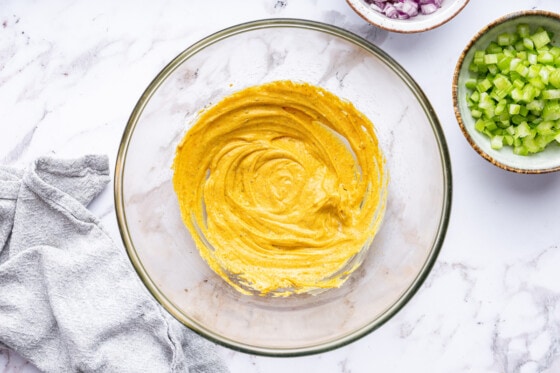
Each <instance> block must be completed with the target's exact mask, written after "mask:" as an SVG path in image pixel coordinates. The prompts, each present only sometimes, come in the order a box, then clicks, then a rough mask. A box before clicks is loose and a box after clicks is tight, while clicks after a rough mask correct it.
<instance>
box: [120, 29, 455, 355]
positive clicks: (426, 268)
mask: <svg viewBox="0 0 560 373" xmlns="http://www.w3.org/2000/svg"><path fill="white" fill-rule="evenodd" d="M282 27H284V28H298V29H304V30H311V31H319V32H324V33H327V34H329V35H333V36H336V37H339V38H341V39H343V40H345V41H347V42H350V43H353V44H355V45H357V46H358V47H361V48H364V49H365V50H367V51H368V52H369V53H372V54H373V55H375V56H376V57H378V58H379V59H380V60H381V61H382V62H383V63H385V64H386V65H387V67H389V68H390V69H391V70H393V71H394V72H395V73H396V74H397V75H398V76H399V77H400V78H401V79H402V80H403V82H405V83H406V85H407V86H408V87H409V89H410V90H411V92H412V93H413V94H414V95H415V97H416V98H417V99H418V101H419V103H420V105H421V107H422V108H423V110H424V112H425V113H426V116H427V117H428V119H429V122H430V125H431V128H432V130H433V132H434V137H435V140H436V142H437V145H438V151H439V154H440V161H441V164H442V170H443V175H442V176H443V177H442V181H443V204H442V208H441V211H440V221H439V224H438V227H437V231H436V233H435V236H434V240H433V244H432V247H431V249H430V252H429V254H428V257H427V259H426V261H425V262H424V264H423V266H422V267H421V268H420V270H419V273H418V275H417V276H416V278H415V279H414V280H413V281H412V282H411V284H410V285H409V286H408V288H407V289H406V290H405V291H404V292H403V293H402V294H401V295H400V297H399V298H398V299H397V301H396V302H395V303H394V304H393V305H391V307H389V308H388V309H386V310H385V311H384V312H383V313H382V314H381V315H380V316H379V317H377V318H376V319H375V320H372V321H371V322H369V323H368V324H366V325H363V326H362V327H360V328H358V329H356V330H354V331H352V332H350V333H347V334H346V335H343V336H341V337H340V338H338V339H336V340H331V341H327V342H322V343H319V344H315V345H306V346H301V347H290V348H271V347H262V346H255V345H251V344H248V343H243V342H240V341H236V340H232V339H230V338H228V337H226V336H223V335H220V334H218V333H215V332H213V331H211V330H209V329H208V328H206V327H205V326H204V325H201V324H199V323H197V322H196V321H193V320H191V319H189V318H188V317H187V316H186V315H185V314H184V313H182V311H180V309H179V308H178V307H176V306H175V305H174V304H173V302H172V301H171V300H170V299H169V298H167V296H166V295H165V294H164V293H163V291H162V290H160V289H159V288H158V286H157V284H156V282H155V281H154V280H153V279H152V278H151V277H150V275H149V273H148V272H147V271H146V269H145V268H144V266H143V264H142V262H141V260H140V257H139V255H138V254H137V253H136V251H135V248H134V245H133V243H132V237H131V235H130V232H129V230H128V226H127V220H126V211H125V205H124V198H123V182H124V169H125V161H126V157H127V151H128V147H129V144H130V141H131V139H132V135H133V133H134V129H135V127H136V124H137V123H138V120H139V118H140V116H141V115H142V112H143V110H144V108H145V106H146V105H147V103H148V101H149V100H150V98H151V97H152V95H153V94H154V93H155V91H156V90H157V89H158V88H159V86H160V85H161V84H162V83H163V81H164V80H165V79H166V78H167V77H168V76H169V75H170V74H171V73H172V72H173V71H174V70H175V69H176V68H178V67H179V66H180V65H181V63H183V62H184V61H186V60H187V59H188V58H190V57H191V56H193V55H194V54H196V53H197V52H198V51H200V50H202V49H203V48H205V47H206V46H209V45H212V44H214V43H216V42H218V41H220V40H222V39H225V38H228V37H231V36H235V35H237V34H241V33H245V32H249V31H254V30H258V29H267V28H282ZM114 180H115V181H114V203H115V212H116V218H117V223H118V227H119V231H120V235H121V239H122V241H123V244H124V246H125V249H126V253H127V255H128V257H129V259H130V261H131V263H132V265H133V267H134V269H135V271H136V272H137V273H138V275H139V277H140V279H141V281H142V282H143V283H144V285H145V286H146V288H147V289H148V290H149V292H150V293H151V294H152V296H153V297H154V298H155V299H156V301H157V302H158V303H159V304H160V305H162V306H163V307H164V308H165V309H166V310H167V312H169V313H170V314H171V315H172V316H173V317H174V318H175V319H177V320H178V321H179V322H181V323H182V324H183V325H185V326H187V327H188V328H190V329H191V330H193V331H194V332H196V333H197V334H199V335H201V336H203V337H204V338H206V339H209V340H211V341H213V342H215V343H218V344H220V345H222V346H225V347H228V348H230V349H233V350H236V351H241V352H245V353H250V354H256V355H262V356H271V357H295V356H304V355H311V354H315V353H322V352H327V351H330V350H333V349H336V348H339V347H342V346H344V345H347V344H349V343H351V342H354V341H356V340H358V339H360V338H362V337H363V336H365V335H367V334H369V333H370V332H372V331H373V330H375V329H377V328H379V327H380V326H381V325H383V324H385V322H387V321H388V320H389V319H391V318H392V317H393V316H394V315H395V314H396V313H397V312H398V311H399V310H401V309H402V308H403V307H404V305H405V304H406V303H408V301H409V300H410V299H411V298H412V296H413V295H414V294H416V292H417V291H418V289H419V288H420V286H421V285H422V284H423V283H424V281H425V280H426V278H427V276H428V274H429V273H430V271H431V269H432V267H433V265H434V263H435V262H436V259H437V257H438V255H439V252H440V251H441V247H442V245H443V242H444V239H445V235H446V233H447V227H448V225H449V218H450V214H451V201H452V176H451V160H450V156H449V151H448V147H447V142H446V139H445V136H444V132H443V129H442V126H441V124H440V122H439V119H438V117H437V115H436V113H435V111H434V109H433V107H432V105H431V104H430V102H429V101H428V99H427V97H426V95H425V94H424V92H423V91H422V89H421V88H420V86H419V85H418V84H417V83H416V82H415V81H414V80H413V78H412V77H411V76H410V75H409V74H408V73H407V72H406V71H405V70H404V69H403V68H402V67H401V66H400V65H399V64H398V63H397V62H396V61H395V60H393V59H392V58H391V57H390V56H389V55H388V54H386V53H385V52H384V51H383V50H381V49H380V48H379V47H377V46H375V45H373V44H371V43H370V42H369V41H367V40H365V39H363V38H362V37H360V36H357V35H356V34H353V33H351V32H349V31H347V30H344V29H342V28H339V27H336V26H332V25H329V24H325V23H322V22H317V21H310V20H303V19H295V18H273V19H263V20H257V21H251V22H246V23H241V24H238V25H235V26H231V27H228V28H225V29H223V30H221V31H218V32H216V33H213V34H211V35H209V36H207V37H205V38H203V39H201V40H199V41H198V42H196V43H194V44H192V45H191V46H190V47H188V48H187V49H185V50H184V51H183V52H181V53H180V54H179V55H178V56H177V57H175V58H174V59H173V60H171V62H169V63H168V64H167V65H166V66H165V67H164V68H163V69H162V70H161V71H160V72H159V73H158V74H157V75H156V77H155V78H154V79H153V80H152V82H151V83H150V84H149V85H148V87H147V88H146V89H145V91H144V92H143V93H142V95H141V96H140V98H139V100H138V102H137V103H136V105H135V107H134V109H133V111H132V113H131V115H130V117H129V120H128V122H127V124H126V127H125V129H124V132H123V135H122V138H121V142H120V145H119V148H118V153H117V159H116V163H115V171H114Z"/></svg>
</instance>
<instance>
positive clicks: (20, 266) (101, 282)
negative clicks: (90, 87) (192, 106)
mask: <svg viewBox="0 0 560 373" xmlns="http://www.w3.org/2000/svg"><path fill="white" fill-rule="evenodd" d="M109 178H110V176H109V167H108V160H107V157H104V156H85V157H83V158H80V159H76V160H57V159H53V158H40V159H38V160H36V161H35V162H33V164H32V165H31V166H30V167H28V168H27V169H26V170H18V169H14V168H8V167H2V166H0V342H1V343H3V344H5V345H7V346H8V347H10V348H12V349H14V350H15V351H17V352H18V353H19V354H20V355H22V356H23V357H24V358H26V359H28V360H29V361H31V362H32V363H33V364H35V365H36V366H37V367H38V368H39V369H40V370H42V371H44V372H57V373H59V372H118V373H121V372H131V373H132V372H133V373H138V372H157V373H160V372H226V371H227V369H226V368H225V366H224V365H223V363H222V362H221V361H220V360H219V359H218V357H217V356H216V355H215V351H214V345H213V344H211V343H210V342H208V341H206V340H204V339H203V338H201V337H200V336H198V335H197V334H195V333H194V332H192V331H190V330H189V329H187V328H186V327H184V326H183V325H181V324H180V323H179V322H177V321H176V320H175V319H173V318H172V317H171V316H170V315H169V314H168V313H166V312H165V311H164V310H163V309H162V308H161V307H160V306H159V305H158V304H157V303H156V302H155V300H154V299H153V298H152V297H151V295H150V294H149V293H148V292H147V290H146V289H145V288H144V286H143V285H142V284H141V282H140V281H139V279H138V278H137V276H136V274H135V273H134V271H133V269H132V267H131V265H130V263H129V262H128V259H127V258H126V255H125V254H124V252H123V251H122V250H120V249H119V248H118V247H117V246H116V245H115V244H114V242H113V241H112V240H111V238H110V237H109V235H108V234H107V233H106V232H105V230H104V229H103V228H102V227H101V225H100V222H99V221H98V219H97V218H96V217H95V216H93V215H92V213H91V212H90V211H88V210H87V208H86V206H87V205H88V204H89V202H91V200H92V199H93V198H95V197H96V196H97V195H98V194H99V193H100V192H101V191H102V189H103V188H104V187H105V186H106V184H107V182H108V181H109Z"/></svg>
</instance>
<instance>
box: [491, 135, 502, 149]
mask: <svg viewBox="0 0 560 373" xmlns="http://www.w3.org/2000/svg"><path fill="white" fill-rule="evenodd" d="M503 146H504V136H501V135H497V136H494V137H492V138H491V139H490V147H491V148H492V149H495V150H499V149H501V148H502V147H503Z"/></svg>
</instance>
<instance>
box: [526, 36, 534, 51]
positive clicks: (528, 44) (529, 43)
mask: <svg viewBox="0 0 560 373" xmlns="http://www.w3.org/2000/svg"><path fill="white" fill-rule="evenodd" d="M523 47H524V48H525V49H528V50H533V49H535V44H534V43H533V40H531V39H529V38H523Z"/></svg>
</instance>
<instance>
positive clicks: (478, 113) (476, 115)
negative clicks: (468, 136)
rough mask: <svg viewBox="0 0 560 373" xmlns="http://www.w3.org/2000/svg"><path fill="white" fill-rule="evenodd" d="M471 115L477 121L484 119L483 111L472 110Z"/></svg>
mask: <svg viewBox="0 0 560 373" xmlns="http://www.w3.org/2000/svg"><path fill="white" fill-rule="evenodd" d="M471 115H472V117H473V118H475V119H479V118H481V117H482V111H480V110H478V109H472V110H471Z"/></svg>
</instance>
